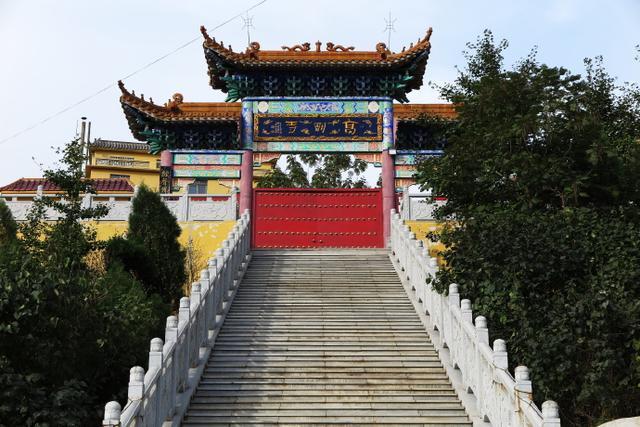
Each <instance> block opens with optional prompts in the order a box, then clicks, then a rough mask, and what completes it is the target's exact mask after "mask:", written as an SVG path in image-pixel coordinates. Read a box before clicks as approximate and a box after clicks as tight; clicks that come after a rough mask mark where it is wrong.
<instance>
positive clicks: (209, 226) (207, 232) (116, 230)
mask: <svg viewBox="0 0 640 427" xmlns="http://www.w3.org/2000/svg"><path fill="white" fill-rule="evenodd" d="M235 223H236V222H235V221H234V220H231V221H197V222H196V221H186V222H179V224H180V227H181V228H182V233H181V234H180V239H179V240H180V243H181V244H182V246H186V245H187V243H188V242H189V238H191V239H192V240H193V244H194V246H195V247H196V248H198V249H199V250H200V251H201V252H202V254H203V255H205V256H206V258H207V259H208V258H210V257H211V254H212V253H213V251H215V250H216V249H218V248H220V247H221V246H222V241H223V240H224V239H226V238H227V236H228V235H229V232H230V231H231V229H232V228H233V226H234V224H235ZM94 225H95V228H96V232H97V234H98V239H99V240H107V239H109V238H110V237H113V236H117V235H124V234H125V233H126V232H127V225H128V223H127V222H126V221H95V223H94Z"/></svg>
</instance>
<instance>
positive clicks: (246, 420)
mask: <svg viewBox="0 0 640 427" xmlns="http://www.w3.org/2000/svg"><path fill="white" fill-rule="evenodd" d="M201 424H206V425H216V424H224V425H228V424H260V425H269V424H274V425H276V424H277V425H286V424H293V425H303V424H306V425H329V424H338V425H345V424H376V425H380V424H382V425H385V424H390V425H402V424H410V425H421V426H426V427H429V426H442V425H446V424H449V425H456V426H466V425H469V426H470V425H471V421H469V419H468V418H467V417H466V416H458V417H438V416H437V414H436V415H434V416H422V417H399V416H394V415H389V416H375V417H374V416H362V417H358V416H351V417H349V416H340V417H329V416H320V417H304V416H303V417H300V416H297V417H295V416H292V417H279V416H272V417H268V416H260V415H251V416H247V417H242V416H237V415H234V416H226V417H225V416H219V417H216V416H202V417H188V418H187V419H186V420H185V421H184V422H183V423H182V425H183V426H190V425H201Z"/></svg>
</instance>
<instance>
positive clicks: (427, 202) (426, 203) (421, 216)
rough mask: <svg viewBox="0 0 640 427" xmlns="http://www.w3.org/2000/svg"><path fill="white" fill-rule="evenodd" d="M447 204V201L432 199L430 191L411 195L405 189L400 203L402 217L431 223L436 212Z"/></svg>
mask: <svg viewBox="0 0 640 427" xmlns="http://www.w3.org/2000/svg"><path fill="white" fill-rule="evenodd" d="M446 203H447V202H446V200H438V199H435V198H434V197H432V195H431V192H430V191H427V192H424V193H409V189H408V188H406V187H405V191H404V192H403V193H402V199H401V203H400V212H399V213H400V217H401V218H402V219H404V220H411V221H431V220H433V219H434V211H435V210H436V209H437V208H439V207H440V206H443V205H445V204H446Z"/></svg>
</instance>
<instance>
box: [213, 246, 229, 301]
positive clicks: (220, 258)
mask: <svg viewBox="0 0 640 427" xmlns="http://www.w3.org/2000/svg"><path fill="white" fill-rule="evenodd" d="M216 263H217V265H218V282H217V284H216V288H217V291H218V296H219V298H218V304H219V305H218V312H217V314H222V312H223V310H224V302H225V301H226V300H227V296H226V292H225V288H226V286H227V285H226V283H225V281H226V280H227V275H226V272H225V270H226V268H227V265H225V262H224V250H222V249H218V250H216Z"/></svg>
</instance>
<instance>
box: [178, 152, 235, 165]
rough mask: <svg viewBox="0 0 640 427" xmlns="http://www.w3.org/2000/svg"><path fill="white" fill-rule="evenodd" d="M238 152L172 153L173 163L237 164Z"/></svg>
mask: <svg viewBox="0 0 640 427" xmlns="http://www.w3.org/2000/svg"><path fill="white" fill-rule="evenodd" d="M241 163H242V156H241V155H240V154H179V153H176V154H174V155H173V164H174V165H239V164H241Z"/></svg>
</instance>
